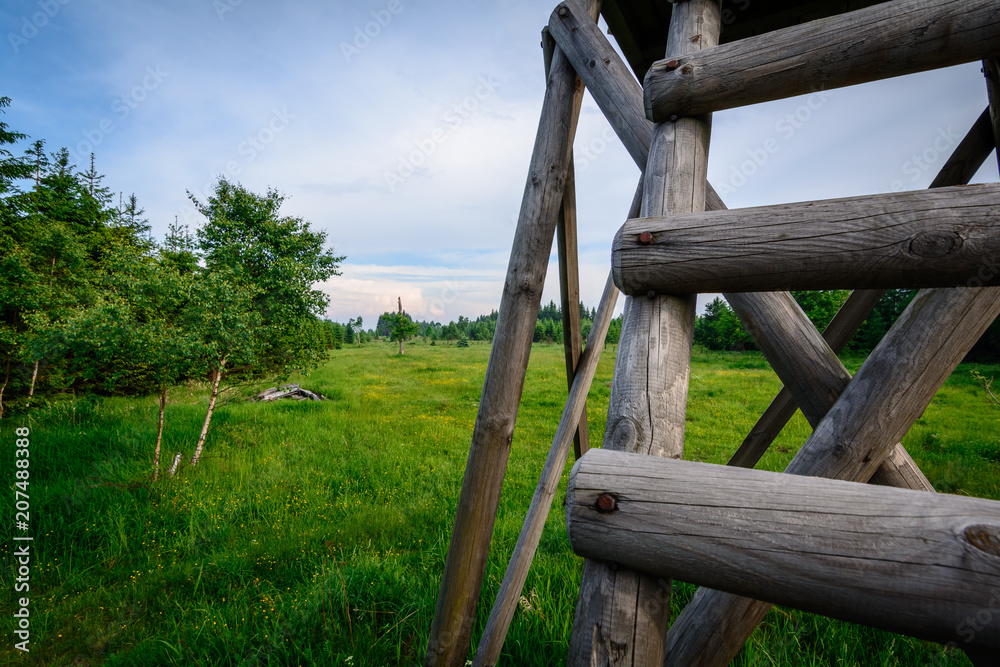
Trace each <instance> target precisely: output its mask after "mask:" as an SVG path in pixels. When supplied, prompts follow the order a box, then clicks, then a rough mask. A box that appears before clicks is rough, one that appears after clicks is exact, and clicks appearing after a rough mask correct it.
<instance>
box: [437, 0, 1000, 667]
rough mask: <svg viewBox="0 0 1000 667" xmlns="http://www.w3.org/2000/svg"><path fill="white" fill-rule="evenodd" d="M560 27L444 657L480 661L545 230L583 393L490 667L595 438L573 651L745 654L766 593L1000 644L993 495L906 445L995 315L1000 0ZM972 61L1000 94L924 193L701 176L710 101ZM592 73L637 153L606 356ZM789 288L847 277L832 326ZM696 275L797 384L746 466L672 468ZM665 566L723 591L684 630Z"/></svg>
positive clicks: (571, 19)
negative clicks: (578, 148) (755, 186)
mask: <svg viewBox="0 0 1000 667" xmlns="http://www.w3.org/2000/svg"><path fill="white" fill-rule="evenodd" d="M599 15H603V17H604V18H605V20H606V22H607V24H608V26H609V28H610V30H609V32H610V33H611V34H612V35H613V36H614V38H615V39H616V40H617V41H618V44H619V46H620V47H621V50H622V52H623V53H624V54H625V56H626V60H627V63H626V62H625V61H623V60H622V59H621V58H620V57H619V56H618V55H617V52H616V51H615V50H614V49H613V48H612V46H611V44H610V43H609V42H608V40H607V38H606V37H605V36H604V34H603V33H602V32H601V30H600V29H599V28H598V27H597V24H596V19H597V18H598V16H599ZM543 47H544V53H545V67H546V72H547V82H546V90H545V97H544V102H543V106H542V112H541V120H540V123H539V126H538V132H537V135H536V140H535V146H534V152H533V154H532V158H531V164H530V166H529V172H528V178H527V183H526V185H525V191H524V198H523V201H522V206H521V211H520V216H519V219H518V225H517V231H516V234H515V237H514V244H513V249H512V252H511V259H510V264H509V267H508V272H507V278H506V281H505V283H504V290H503V297H502V301H501V306H500V314H499V319H498V322H497V328H496V334H495V338H494V341H493V348H492V351H491V355H490V360H489V364H488V367H487V373H486V379H485V382H484V386H483V393H482V399H481V401H480V404H479V414H478V417H477V420H476V424H475V428H474V431H473V436H472V445H471V449H470V452H469V459H468V464H467V468H466V472H465V478H464V482H463V485H462V490H461V497H460V500H459V505H458V510H457V516H456V519H455V525H454V530H453V533H452V537H451V543H450V547H449V551H448V557H447V560H446V563H445V570H444V575H443V580H442V584H441V590H440V595H439V598H438V605H437V609H436V612H435V617H434V622H433V625H432V628H431V632H430V639H429V644H428V648H427V653H426V657H425V664H427V665H463V664H465V661H466V656H467V653H468V651H469V647H470V642H471V635H472V627H473V621H474V619H475V617H476V610H477V605H478V602H479V597H480V589H481V586H482V580H483V572H484V569H485V564H486V559H487V555H488V551H489V543H490V537H491V535H492V532H493V525H494V519H495V516H496V512H497V507H498V502H499V497H500V489H501V485H502V481H503V476H504V471H505V469H506V464H507V458H508V454H509V451H510V448H511V446H512V438H513V432H514V422H515V419H516V415H517V409H518V403H519V402H520V398H521V392H522V388H523V384H524V379H525V371H526V368H527V363H528V355H529V352H530V348H531V341H532V334H533V330H534V325H535V318H536V316H537V312H538V306H539V302H540V297H541V292H542V285H543V282H544V279H545V271H546V267H547V264H548V261H549V255H550V252H551V248H552V243H553V237H554V236H555V237H556V240H557V245H558V253H559V260H560V261H559V269H560V281H561V286H562V290H561V293H562V310H563V316H564V318H566V321H565V323H564V332H565V336H566V339H565V346H566V366H567V377H568V381H569V386H570V392H569V398H568V401H567V404H566V407H565V409H564V411H563V413H562V418H561V420H560V422H559V427H558V429H557V432H556V436H555V439H554V442H553V446H552V450H551V452H550V455H549V458H548V460H547V461H546V464H545V467H544V469H543V471H542V474H541V479H540V480H539V483H538V487H537V489H536V491H535V495H534V498H533V499H532V504H531V508H530V510H529V513H528V516H527V518H526V520H525V524H524V528H523V530H522V533H521V536H520V538H519V540H518V542H517V545H516V547H515V551H514V555H513V556H512V558H511V562H510V565H509V567H508V570H507V573H506V576H505V577H504V580H503V584H502V585H501V589H500V593H499V595H498V598H497V601H496V604H495V605H494V607H493V610H492V613H491V615H490V618H489V621H488V623H487V627H486V630H485V632H484V634H483V637H482V638H481V639H480V642H479V645H478V649H477V652H476V656H475V660H474V663H475V664H476V665H493V664H495V663H496V661H497V659H498V656H499V654H500V648H501V645H502V643H503V639H504V637H505V635H506V632H507V628H508V626H509V624H510V621H511V618H512V616H513V613H514V609H515V607H516V604H517V599H518V596H519V595H520V592H521V589H522V587H523V584H524V581H525V577H526V575H527V571H528V567H529V565H530V563H531V559H532V556H533V554H534V551H535V547H536V546H537V544H538V540H539V537H540V535H541V532H542V526H543V524H544V521H545V517H546V515H547V513H548V510H549V507H550V506H551V503H552V500H553V496H554V494H555V491H556V487H557V484H558V481H559V478H560V476H561V474H562V471H563V466H564V464H565V462H566V458H567V456H568V453H569V450H570V446H571V443H574V442H575V450H576V455H577V457H578V458H579V459H580V460H579V461H578V462H577V464H576V466H575V468H574V470H573V473H572V475H571V477H570V487H569V490H568V493H567V506H566V515H567V526H568V529H569V533H570V541H571V543H572V545H573V548H574V550H575V551H576V552H577V553H578V554H580V555H582V556H584V557H585V559H586V560H585V562H584V568H583V579H582V583H581V589H580V594H579V599H578V602H577V610H576V617H575V621H574V626H573V632H572V638H571V641H570V647H569V660H568V662H569V664H571V665H663V664H667V665H727V664H729V662H730V661H731V660H732V658H733V657H734V656H735V655H736V653H737V652H738V651H739V649H740V647H741V646H742V645H743V643H744V642H745V640H746V639H747V638H748V637H749V635H750V633H751V632H752V631H753V629H754V628H755V627H756V626H757V624H758V623H759V622H760V621H761V620H762V618H763V617H764V614H765V613H766V612H767V610H768V609H769V608H770V606H771V604H772V603H777V604H785V605H789V606H793V607H797V608H801V609H804V610H807V611H813V612H818V613H823V614H828V615H831V616H835V617H838V618H843V619H846V620H852V621H856V622H861V623H867V624H870V625H873V626H877V627H882V628H885V629H889V630H893V631H897V632H903V633H907V634H911V635H914V636H918V637H923V638H927V639H931V640H935V641H940V642H944V643H948V642H950V643H953V645H955V646H960V647H961V648H962V649H964V650H965V651H966V652H967V654H968V655H969V656H970V657H971V658H972V659H973V661H974V662H975V663H976V664H977V665H987V664H1000V663H998V662H997V658H996V656H998V655H1000V613H997V607H996V605H997V604H1000V596H997V597H995V598H991V597H990V596H992V595H995V594H996V593H997V592H998V591H1000V503H996V502H992V501H985V500H978V499H970V498H958V497H950V496H939V495H937V494H934V493H933V488H932V487H931V485H930V483H929V482H928V481H927V479H926V477H924V475H923V474H922V473H921V471H920V470H919V468H918V467H917V465H916V464H915V463H914V461H913V459H912V458H910V456H909V455H908V454H907V453H906V451H905V450H904V449H903V447H902V446H901V445H900V444H899V440H900V438H901V437H902V436H903V435H904V434H905V433H906V431H907V430H908V429H909V428H910V426H911V425H912V424H913V422H914V421H915V420H916V419H917V417H918V416H919V415H920V414H921V413H922V411H923V410H924V408H925V407H926V406H927V404H928V403H929V402H930V400H931V399H932V397H933V396H934V394H935V392H936V391H937V389H938V388H939V387H940V385H941V384H942V383H943V382H944V380H945V379H946V378H947V377H948V375H949V374H950V373H951V372H952V370H953V369H954V368H955V366H956V365H957V364H958V363H959V361H961V359H962V358H963V357H964V355H965V354H966V353H967V352H968V350H969V349H970V348H971V346H972V345H973V344H974V343H975V342H976V340H977V339H978V338H979V336H980V335H981V334H982V333H983V331H984V330H985V329H986V327H988V326H989V324H990V323H991V322H992V321H993V320H994V318H996V317H997V315H998V313H1000V268H997V266H996V263H997V262H996V261H995V260H994V257H995V256H1000V252H998V251H1000V185H993V184H990V185H979V186H969V187H961V186H965V185H966V184H967V183H968V181H969V180H970V179H971V178H972V176H973V175H974V174H975V172H976V171H977V170H978V168H979V167H980V165H982V164H983V162H984V161H985V160H986V159H987V158H988V157H989V155H990V153H991V152H993V151H994V150H995V149H996V146H997V143H998V138H1000V85H998V65H997V60H996V58H997V57H998V56H1000V0H888V1H884V0H883V1H881V2H879V1H877V0H803V1H798V2H796V1H792V0H773V1H769V2H753V3H751V2H748V1H747V0H671V1H669V2H668V1H667V0H604V2H603V3H602V2H601V0H565V1H564V2H561V3H560V4H559V5H558V6H556V8H555V10H554V11H553V13H552V16H551V19H550V21H549V24H548V26H547V27H546V29H545V30H544V31H543ZM980 60H981V61H982V62H983V70H984V73H985V74H986V90H987V95H984V99H985V100H988V106H987V108H986V110H985V111H984V112H983V114H982V116H980V118H979V120H978V121H977V122H976V123H975V125H974V126H973V127H972V128H971V129H970V130H969V132H968V134H967V136H966V137H965V139H964V140H963V141H962V142H961V143H960V145H959V146H958V147H957V148H956V149H955V151H954V153H953V154H952V155H951V157H950V159H949V160H948V161H947V163H946V165H945V166H944V167H943V168H942V170H941V172H940V173H939V174H938V176H937V178H936V179H935V180H934V182H933V183H932V184H931V189H929V190H927V191H921V192H903V193H895V194H885V195H874V196H864V197H854V198H848V199H839V200H828V201H818V202H807V203H802V204H785V205H777V206H765V207H759V208H753V209H742V210H732V211H728V210H726V206H725V204H724V203H723V202H722V200H721V199H720V198H719V196H718V194H717V193H716V192H715V191H714V190H713V188H712V187H711V185H710V184H709V183H708V181H707V164H708V151H709V143H710V136H711V113H712V112H713V111H717V110H722V109H729V108H734V107H739V106H744V105H748V104H754V103H758V102H764V101H768V100H776V99H781V98H785V97H791V96H795V95H801V94H806V93H810V92H815V91H817V90H823V89H833V88H837V87H842V86H848V85H854V84H858V83H863V82H868V81H875V80H879V79H885V78H889V77H895V76H901V75H904V74H910V73H914V72H919V71H926V70H930V69H935V68H941V67H947V66H951V65H956V64H960V63H966V62H973V61H980ZM639 81H643V82H644V83H643V85H641V86H640V83H639ZM584 87H586V88H587V89H588V90H589V91H590V92H591V94H592V95H593V97H594V99H595V100H596V101H597V103H598V105H599V106H600V108H601V110H602V111H603V112H604V114H605V115H606V117H607V118H608V120H609V122H610V124H611V126H612V127H613V128H614V130H615V132H616V133H617V134H618V136H619V138H620V139H621V141H622V142H623V144H624V145H625V147H626V148H627V150H628V151H629V153H630V154H631V156H632V157H633V159H634V160H635V162H636V164H637V165H638V166H639V167H640V169H642V171H643V175H642V177H641V179H640V182H639V184H638V187H637V189H636V194H635V197H634V198H633V201H632V204H631V208H630V209H629V210H628V214H627V216H626V218H627V222H626V223H625V224H624V226H622V227H621V229H620V230H619V231H618V233H617V235H616V236H615V237H614V244H613V254H612V267H611V271H610V275H609V278H608V282H607V286H606V288H605V291H604V295H603V297H602V300H601V304H600V307H599V308H598V313H597V317H596V320H595V322H594V326H593V328H592V331H591V333H590V340H589V341H588V345H587V346H586V348H583V346H582V341H581V336H580V322H579V319H578V311H579V309H578V307H577V303H578V302H579V287H578V277H577V258H576V218H575V210H576V209H575V200H574V186H573V183H574V178H573V156H572V144H573V137H574V133H575V130H576V124H577V119H578V115H579V112H580V106H581V100H582V95H583V90H584ZM623 208H624V207H623ZM904 287H906V288H910V287H919V288H922V290H921V291H920V292H919V293H918V295H917V297H916V298H915V299H914V300H913V302H912V304H911V305H910V306H909V308H908V309H907V310H906V311H905V312H904V313H903V314H902V315H901V316H900V318H899V320H898V321H897V322H896V323H895V324H894V326H893V327H892V329H891V330H890V331H889V333H888V334H887V335H886V337H885V339H884V340H883V341H882V342H881V343H880V344H879V346H878V347H877V348H876V349H875V350H874V351H873V353H872V354H871V355H870V357H869V359H868V360H867V361H866V362H865V364H864V365H863V366H862V368H861V369H860V370H859V371H858V373H857V374H856V375H855V376H854V377H852V376H851V375H850V373H849V372H848V371H847V370H846V369H845V368H844V366H843V365H842V364H841V362H840V361H839V359H838V358H837V353H838V352H839V351H840V350H841V349H842V348H843V347H844V345H845V344H846V343H847V342H848V340H849V339H850V338H851V336H852V335H853V334H854V332H855V331H856V330H857V329H858V328H859V327H860V325H861V324H862V322H863V321H864V320H865V318H866V317H867V316H868V314H869V313H870V311H871V309H872V308H873V307H874V306H875V304H876V303H877V302H878V300H879V298H880V297H881V296H882V294H883V293H884V290H886V289H888V288H904ZM792 289H851V290H854V291H853V293H852V294H851V297H850V298H849V299H848V301H847V302H846V303H845V304H844V306H843V307H842V308H841V310H840V312H838V313H837V315H836V317H835V318H834V320H833V321H832V322H831V323H830V325H829V327H828V328H827V329H826V330H825V331H824V332H823V333H820V332H819V331H817V330H816V328H815V327H814V326H813V325H812V324H811V323H810V321H809V319H808V318H807V317H806V316H805V314H804V313H803V312H802V310H801V309H800V308H799V307H798V305H797V304H796V302H795V301H794V299H793V298H792V297H791V295H790V294H789V292H788V291H787V290H792ZM619 290H621V291H622V292H624V293H625V295H626V300H625V318H624V326H623V330H622V336H621V340H620V343H619V347H618V353H617V359H616V363H615V372H614V381H613V383H612V392H611V404H610V409H609V414H608V420H607V430H606V433H605V437H604V445H603V450H595V451H592V452H590V453H587V448H588V447H587V444H588V443H587V438H586V413H585V407H584V405H585V397H586V395H587V391H588V389H589V386H590V382H591V380H592V378H593V374H594V370H595V367H596V364H597V358H598V355H599V354H600V351H601V348H602V345H601V344H600V342H601V341H603V338H604V336H605V335H606V332H607V329H608V325H609V322H610V319H611V315H612V311H613V310H614V305H615V301H616V299H617V297H618V295H619ZM699 292H722V293H724V294H725V295H726V298H727V300H728V301H729V303H730V305H731V306H732V307H733V309H734V310H735V311H736V313H737V314H738V315H739V317H740V318H741V320H742V321H743V322H744V324H745V325H746V327H747V329H748V330H749V331H750V332H751V334H752V335H753V337H754V339H755V341H756V343H757V344H758V346H759V347H760V348H761V350H762V351H763V352H764V354H765V356H766V357H767V359H768V361H769V362H770V364H771V365H772V367H773V368H774V370H775V372H776V373H777V374H778V376H779V377H780V378H781V380H782V382H783V383H784V388H783V389H782V391H781V393H779V394H778V395H777V396H776V397H775V399H774V401H773V402H772V404H771V405H770V407H769V408H768V409H767V411H766V412H765V413H764V415H763V416H762V417H761V418H760V421H759V422H758V423H757V425H756V426H755V427H754V428H753V430H752V431H751V433H749V434H748V436H747V438H746V440H745V441H744V442H743V443H742V445H740V446H739V448H738V449H737V450H736V451H735V453H734V456H733V459H732V461H731V462H730V466H731V467H723V466H708V465H705V464H698V463H691V462H684V461H681V460H678V459H682V458H683V447H684V418H685V408H686V402H687V386H688V375H689V368H690V353H691V341H692V332H693V325H694V319H695V311H694V308H695V298H694V295H695V294H696V293H699ZM796 407H798V408H800V409H801V410H802V412H803V414H804V415H805V417H806V419H807V420H808V421H809V423H810V424H811V425H812V427H813V429H814V430H813V434H812V435H811V436H810V437H809V438H808V440H807V441H806V442H805V443H804V445H803V446H802V448H801V450H800V452H799V453H798V454H797V455H796V456H795V458H794V460H793V461H792V463H791V464H790V465H789V467H788V469H787V470H786V471H785V473H786V474H776V473H766V472H761V471H754V470H749V469H748V468H752V467H753V466H754V465H755V464H756V462H757V461H758V460H759V458H760V457H761V455H762V454H763V453H764V451H766V449H767V447H768V446H769V445H770V443H771V441H772V440H773V439H774V438H775V437H776V436H777V434H778V432H779V431H780V430H781V428H782V427H783V426H784V424H785V422H786V421H787V420H788V419H789V418H790V417H791V415H792V414H793V413H794V411H795V409H796ZM796 476H798V477H796ZM818 478H826V479H818ZM865 482H870V483H872V484H864V483H865ZM673 577H678V578H681V579H683V580H686V581H690V582H693V583H696V584H699V585H702V586H705V588H702V589H700V590H699V591H698V593H697V594H696V595H695V597H694V599H693V600H692V601H691V602H690V603H689V604H688V605H687V606H686V607H685V609H684V610H683V612H682V613H681V614H680V616H678V617H677V618H676V619H673V621H672V622H671V619H670V618H669V611H670V604H669V601H670V584H669V581H670V579H671V578H673ZM982 610H987V612H986V613H982ZM990 610H992V611H990ZM987 616H988V617H989V618H988V619H986V617H987ZM969 618H973V619H977V620H976V621H975V630H974V631H973V630H971V629H970V626H968V625H964V624H963V622H964V621H965V620H966V619H969Z"/></svg>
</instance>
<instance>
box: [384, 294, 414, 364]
mask: <svg viewBox="0 0 1000 667" xmlns="http://www.w3.org/2000/svg"><path fill="white" fill-rule="evenodd" d="M396 302H397V303H398V304H399V312H397V313H395V314H392V315H390V314H389V313H386V314H385V315H383V316H382V317H383V318H384V319H385V320H386V322H387V323H388V324H389V328H390V330H391V332H392V337H393V338H395V339H396V340H398V341H399V353H400V354H403V341H404V340H406V338H407V337H409V336H412V335H413V334H415V333H416V332H417V325H416V324H415V323H414V322H413V320H412V319H411V318H410V316H409V315H407V314H406V313H404V312H403V298H402V297H397V299H396Z"/></svg>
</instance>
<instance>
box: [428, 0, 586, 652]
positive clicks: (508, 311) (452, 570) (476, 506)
mask: <svg viewBox="0 0 1000 667" xmlns="http://www.w3.org/2000/svg"><path fill="white" fill-rule="evenodd" d="M587 9H588V11H589V12H590V14H591V16H592V17H594V18H595V19H596V17H597V14H598V11H599V9H600V2H599V1H595V0H592V1H591V2H589V3H588V7H587ZM582 100H583V83H582V82H581V81H580V80H579V79H578V78H577V76H576V73H575V72H574V71H573V68H572V67H571V66H570V64H569V62H568V61H567V60H566V58H565V56H563V54H562V52H561V51H560V50H559V49H556V50H555V51H554V53H553V56H552V63H551V67H550V71H549V75H548V78H547V85H546V89H545V98H544V100H543V102H542V112H541V119H540V120H539V124H538V132H537V134H536V137H535V146H534V149H533V152H532V157H531V164H530V166H529V171H528V178H527V183H526V184H525V189H524V196H523V198H522V202H521V211H520V215H519V216H518V224H517V230H516V232H515V234H514V243H513V247H512V249H511V256H510V263H509V265H508V267H507V278H506V280H505V281H504V289H503V295H502V297H501V301H500V313H499V317H498V319H497V327H496V333H495V334H494V338H493V346H492V349H491V351H490V359H489V362H488V364H487V369H486V378H485V380H484V383H483V393H482V397H481V399H480V402H479V412H478V414H477V416H476V424H475V427H474V428H473V433H472V443H471V446H470V449H469V458H468V462H467V463H466V468H465V476H464V478H463V481H462V490H461V492H460V496H459V501H458V510H457V512H456V516H455V524H454V528H453V529H452V534H451V541H450V544H449V546H448V556H447V558H446V560H445V566H444V573H443V576H442V581H441V589H440V591H439V593H438V600H437V607H436V609H435V612H434V620H433V623H432V625H431V630H430V635H429V639H428V645H427V651H426V653H425V655H424V664H425V665H428V666H430V665H440V666H449V667H453V666H454V667H459V666H461V665H464V664H465V661H466V657H467V655H468V651H469V644H470V639H471V635H472V627H473V623H474V621H475V618H476V608H477V606H478V602H479V594H480V590H481V588H482V581H483V573H484V570H485V567H486V559H487V557H488V555H489V546H490V538H491V537H492V534H493V524H494V521H495V519H496V513H497V507H498V506H499V501H500V490H501V487H502V485H503V477H504V473H505V471H506V467H507V459H508V456H509V453H510V447H511V444H512V441H513V436H514V425H515V422H516V420H517V408H518V404H519V403H520V400H521V392H522V391H523V388H524V377H525V372H526V370H527V366H528V355H529V354H530V352H531V341H532V337H533V335H534V327H535V320H536V319H537V317H538V306H539V302H540V300H541V293H542V286H543V284H544V283H545V273H546V269H547V268H548V263H549V256H550V254H551V250H552V239H553V236H554V235H555V228H556V223H557V218H558V214H559V209H560V206H561V205H562V202H563V188H564V186H565V179H566V170H567V166H568V164H569V158H570V153H571V147H572V143H573V137H574V135H575V132H576V123H577V119H578V117H579V113H580V105H581V103H582Z"/></svg>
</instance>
